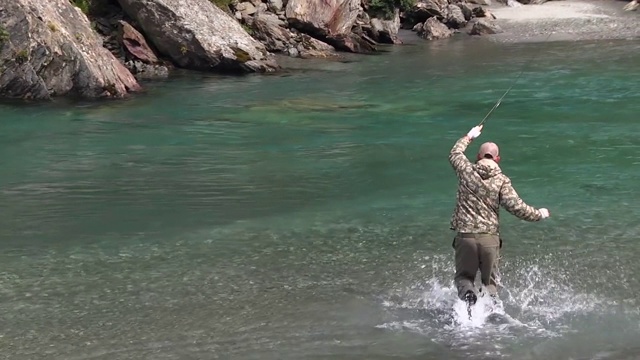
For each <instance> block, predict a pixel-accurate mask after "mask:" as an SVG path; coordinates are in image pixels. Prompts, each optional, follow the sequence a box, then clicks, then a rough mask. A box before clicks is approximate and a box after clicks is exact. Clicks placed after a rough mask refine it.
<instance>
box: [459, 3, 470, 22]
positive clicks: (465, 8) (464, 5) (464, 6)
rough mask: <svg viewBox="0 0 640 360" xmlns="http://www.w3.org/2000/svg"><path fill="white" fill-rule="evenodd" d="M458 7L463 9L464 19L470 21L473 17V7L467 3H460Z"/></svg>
mask: <svg viewBox="0 0 640 360" xmlns="http://www.w3.org/2000/svg"><path fill="white" fill-rule="evenodd" d="M458 7H460V10H461V11H462V15H463V16H464V19H465V20H466V21H467V22H468V21H469V20H471V18H472V17H473V8H472V7H471V6H470V5H469V4H467V3H459V4H458Z"/></svg>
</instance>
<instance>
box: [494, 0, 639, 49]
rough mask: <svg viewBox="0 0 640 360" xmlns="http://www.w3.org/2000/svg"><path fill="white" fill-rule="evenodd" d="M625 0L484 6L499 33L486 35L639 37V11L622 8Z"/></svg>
mask: <svg viewBox="0 0 640 360" xmlns="http://www.w3.org/2000/svg"><path fill="white" fill-rule="evenodd" d="M626 4H627V2H626V1H617V0H566V1H565V0H560V1H550V2H546V3H544V4H541V5H523V6H518V7H507V6H505V5H502V4H499V3H497V1H494V4H492V5H491V6H486V8H487V9H488V10H490V11H491V12H492V13H493V14H494V15H495V16H496V20H495V22H496V23H497V24H498V25H499V26H500V27H501V28H502V30H504V32H503V33H501V34H497V35H492V36H490V38H491V39H493V40H496V41H502V42H524V41H539V40H545V39H547V37H548V35H549V34H550V33H553V34H552V35H551V36H550V37H549V38H548V40H549V41H567V40H599V39H633V38H640V13H639V12H638V11H630V12H626V11H623V9H622V8H623V7H624V6H625V5H626Z"/></svg>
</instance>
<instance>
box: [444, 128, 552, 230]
mask: <svg viewBox="0 0 640 360" xmlns="http://www.w3.org/2000/svg"><path fill="white" fill-rule="evenodd" d="M470 143H471V140H469V138H468V137H466V136H465V137H463V138H461V139H459V140H458V141H457V142H456V144H455V145H454V146H453V148H452V149H451V153H450V154H449V162H450V163H451V166H453V168H454V170H455V171H456V175H457V177H458V192H457V195H456V207H455V210H454V213H453V216H452V218H451V229H452V230H456V231H458V232H463V233H489V234H499V230H500V229H499V228H500V221H499V217H500V215H499V211H500V206H502V207H504V208H505V209H506V210H507V211H508V212H509V213H511V214H513V215H515V216H517V217H518V218H520V219H522V220H526V221H539V220H541V218H542V217H541V216H540V213H539V212H538V209H536V208H534V207H532V206H529V205H527V204H526V203H525V202H524V201H523V200H522V199H521V198H520V196H518V193H517V192H516V190H515V189H514V188H513V186H512V185H511V180H510V179H509V177H507V176H506V175H505V174H503V173H502V170H500V167H499V166H498V164H497V163H496V162H495V161H493V160H491V159H482V160H480V161H478V162H477V163H475V164H473V163H471V162H470V161H469V159H467V157H466V156H465V154H464V151H465V150H466V149H467V146H469V144H470Z"/></svg>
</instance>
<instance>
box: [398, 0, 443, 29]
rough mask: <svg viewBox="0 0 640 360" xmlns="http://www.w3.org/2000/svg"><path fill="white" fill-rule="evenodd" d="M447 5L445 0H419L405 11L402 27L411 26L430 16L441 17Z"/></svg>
mask: <svg viewBox="0 0 640 360" xmlns="http://www.w3.org/2000/svg"><path fill="white" fill-rule="evenodd" d="M447 5H448V1H447V0H419V1H418V2H416V3H415V4H414V5H413V6H412V7H411V8H410V9H408V10H407V11H405V13H404V18H405V23H404V27H405V28H409V29H410V28H413V26H415V24H417V23H424V22H425V21H427V19H429V18H431V17H437V18H438V19H443V18H444V16H445V11H446V10H445V9H446V7H447Z"/></svg>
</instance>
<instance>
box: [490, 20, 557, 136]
mask: <svg viewBox="0 0 640 360" xmlns="http://www.w3.org/2000/svg"><path fill="white" fill-rule="evenodd" d="M552 34H553V33H549V35H548V36H547V38H546V39H545V40H544V42H546V41H547V40H549V38H550V37H551V35H552ZM539 53H540V51H538V52H537V53H536V54H535V56H532V57H531V58H530V59H529V61H528V62H527V63H526V64H525V65H524V66H523V67H522V70H520V73H519V74H518V76H517V77H516V79H515V80H514V81H513V83H512V84H511V86H509V88H508V89H507V91H505V92H504V94H502V96H501V97H500V99H498V101H497V102H496V104H495V105H493V107H492V108H491V110H489V112H488V113H487V115H485V117H484V118H483V119H482V121H481V122H480V124H478V126H480V125H483V124H484V122H485V121H487V119H488V118H489V116H490V115H491V113H493V111H494V110H495V109H497V108H498V106H500V103H502V100H503V99H504V98H505V96H507V94H508V93H509V91H511V89H513V87H514V85H515V84H516V82H518V79H520V76H522V74H523V73H524V70H525V69H526V68H527V66H528V65H529V64H530V63H531V62H532V61H533V59H535V58H536V57H537V55H538V54H539Z"/></svg>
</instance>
